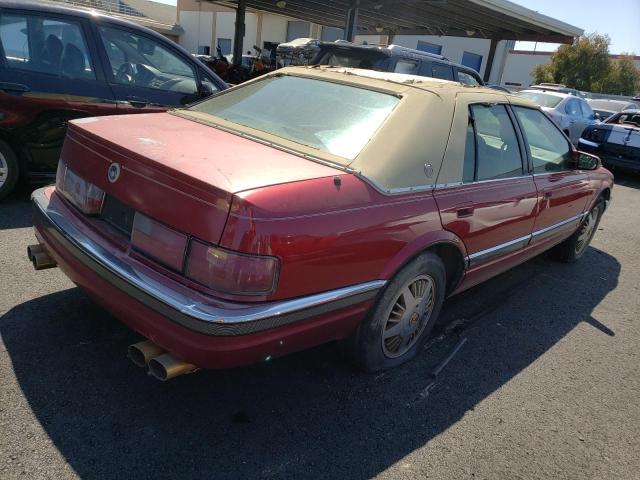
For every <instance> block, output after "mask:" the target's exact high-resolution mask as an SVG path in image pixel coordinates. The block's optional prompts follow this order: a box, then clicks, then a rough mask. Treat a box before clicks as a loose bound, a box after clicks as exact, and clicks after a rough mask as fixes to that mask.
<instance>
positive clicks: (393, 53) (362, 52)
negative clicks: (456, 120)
mask: <svg viewBox="0 0 640 480" xmlns="http://www.w3.org/2000/svg"><path fill="white" fill-rule="evenodd" d="M318 48H319V51H318V53H317V54H316V56H315V57H314V58H313V60H311V65H330V66H334V67H350V68H364V69H369V70H378V71H381V72H396V73H406V74H410V75H420V76H424V77H434V78H442V79H443V80H454V81H456V82H460V83H464V84H466V85H484V82H483V81H482V78H480V75H479V74H478V72H476V71H475V70H474V69H472V68H469V67H465V66H464V65H460V64H459V63H454V62H451V61H449V60H448V59H447V58H445V57H443V56H442V55H435V54H433V53H428V52H423V51H421V50H414V49H413V48H407V47H401V46H400V45H389V46H388V47H379V46H377V45H356V44H354V43H351V42H346V41H344V40H338V41H336V42H321V43H320V44H319V45H318Z"/></svg>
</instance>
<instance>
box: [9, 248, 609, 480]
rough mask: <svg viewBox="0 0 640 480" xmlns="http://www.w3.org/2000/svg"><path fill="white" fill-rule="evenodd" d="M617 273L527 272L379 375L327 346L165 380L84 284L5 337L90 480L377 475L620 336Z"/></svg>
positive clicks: (53, 297)
mask: <svg viewBox="0 0 640 480" xmlns="http://www.w3.org/2000/svg"><path fill="white" fill-rule="evenodd" d="M619 273H620V264H619V262H618V261H617V260H616V259H615V258H614V257H612V256H610V255H608V254H606V253H604V252H602V251H600V250H597V249H595V248H590V249H589V250H588V251H587V252H586V254H585V256H584V258H583V259H582V260H581V261H580V262H578V263H577V264H573V265H563V264H559V263H555V262H553V261H551V260H549V259H548V258H546V257H539V258H537V259H534V260H532V261H529V262H528V263H526V264H524V265H522V266H520V267H518V268H515V269H513V270H511V271H509V272H507V273H505V274H503V275H501V276H499V277H497V278H495V279H493V280H491V281H488V282H486V283H484V284H483V285H481V286H478V287H475V288H473V289H471V290H469V291H467V292H464V293H462V294H460V295H458V296H457V297H454V298H452V299H450V300H449V301H447V303H446V305H445V308H444V310H443V318H444V320H445V322H444V325H445V326H443V327H441V328H440V329H439V331H437V332H436V334H435V336H434V339H433V340H432V341H431V342H429V347H428V348H427V349H425V352H423V353H422V354H421V355H419V356H418V357H417V358H416V359H415V360H414V361H412V362H410V363H408V364H406V365H404V366H402V367H399V368H397V369H394V370H391V371H388V372H385V373H381V374H363V373H360V372H358V371H356V370H355V369H354V368H353V367H352V366H351V364H350V363H349V362H348V361H346V360H345V359H344V358H343V357H342V356H341V355H340V354H338V349H337V348H336V347H335V346H334V345H325V346H322V347H319V348H316V349H313V350H310V351H306V352H302V353H299V354H295V355H291V356H289V357H285V358H282V359H278V360H275V361H271V362H268V363H263V364H260V365H256V366H252V367H247V368H240V369H235V370H227V371H200V372H198V373H195V374H192V375H187V376H184V377H180V378H177V379H175V380H172V381H170V382H167V383H161V382H158V381H156V380H153V379H152V378H150V377H148V376H146V375H145V373H144V370H141V369H139V368H137V367H135V366H134V365H133V364H131V362H129V361H128V360H127V359H126V358H125V351H126V346H127V345H128V344H129V343H130V342H134V341H136V340H137V339H138V337H137V336H136V335H135V334H133V333H132V332H130V331H129V330H128V329H127V328H125V327H124V326H123V325H121V324H120V323H119V322H118V321H117V320H116V319H114V318H113V317H111V316H110V315H109V314H107V313H106V312H104V311H103V310H101V309H100V308H98V307H97V306H95V305H94V304H93V303H91V301H90V300H89V299H88V298H87V297H86V296H85V295H84V294H83V293H82V292H81V291H80V290H79V289H69V290H65V291H61V292H57V293H54V294H50V295H46V296H43V297H40V298H36V299H33V300H31V301H29V302H26V303H23V304H21V305H18V306H16V307H14V308H13V309H12V310H10V311H9V312H7V313H6V314H5V315H4V316H3V317H2V318H0V333H1V335H2V338H3V341H4V344H5V346H6V349H7V351H8V353H9V355H10V357H11V360H12V362H13V368H14V371H15V375H16V377H17V381H18V383H19V385H20V387H21V388H22V391H23V392H24V395H25V397H26V399H27V400H28V402H29V405H30V408H31V410H32V411H33V413H34V414H35V416H36V418H37V419H38V421H39V422H40V423H41V425H42V426H43V428H44V429H45V431H46V432H47V434H48V435H49V437H50V438H51V441H52V442H53V444H54V445H55V446H56V447H57V449H58V450H59V452H60V453H61V454H62V455H63V457H64V459H65V460H66V461H67V462H68V463H69V465H70V466H71V467H72V468H73V469H74V470H75V471H76V472H77V474H78V475H79V476H80V477H82V478H132V477H134V476H142V477H145V478H201V477H205V476H206V477H210V478H217V479H227V478H229V479H231V478H233V479H235V478H271V477H276V478H351V479H354V478H369V477H371V476H373V475H375V474H377V473H380V472H382V471H384V470H385V469H387V468H388V467H390V466H391V465H393V464H395V463H396V462H398V461H399V460H401V459H402V458H403V457H405V456H406V455H408V454H410V453H411V452H412V451H414V450H416V449H418V448H420V447H422V446H424V445H425V444H427V443H428V442H429V441H430V440H431V439H433V438H434V437H435V436H436V435H438V434H440V433H441V432H443V431H445V430H447V429H448V428H449V427H450V426H451V425H453V424H454V423H455V422H457V421H458V420H460V419H461V418H462V417H463V416H464V415H465V414H466V413H467V412H469V411H470V410H473V409H474V407H475V406H476V405H477V404H478V403H479V402H481V401H482V400H483V399H485V398H486V397H487V396H488V395H490V394H491V393H492V392H494V391H496V390H497V389H499V388H500V387H501V386H502V385H504V384H505V383H507V382H509V380H510V379H512V378H513V377H514V376H515V375H517V374H518V373H519V372H520V371H522V370H523V369H525V368H527V367H528V366H529V365H531V363H532V362H534V361H535V360H536V359H537V358H539V357H540V356H541V355H543V354H544V353H545V352H546V351H547V350H548V349H549V348H551V347H552V346H553V345H555V344H556V343H557V342H558V341H559V340H560V339H562V338H563V337H564V336H565V335H567V333H569V332H570V331H571V330H572V329H574V328H575V327H576V326H577V325H578V324H580V323H581V322H586V323H588V324H590V325H592V326H594V327H595V328H597V329H598V330H599V334H600V333H601V334H602V335H607V336H612V335H615V332H613V331H612V330H610V329H609V328H608V327H607V326H605V325H602V324H600V323H599V322H598V321H597V320H595V319H594V318H593V317H592V311H593V310H594V308H595V307H596V306H597V305H598V304H599V303H600V302H601V301H602V299H603V298H604V297H605V296H606V295H607V294H608V293H609V292H610V291H611V290H613V289H614V288H615V287H616V285H617V283H618V276H619ZM460 339H465V343H464V345H462V347H461V348H460V349H459V351H458V352H457V354H456V355H455V356H453V358H452V360H451V361H450V362H449V363H448V364H447V365H446V367H445V368H444V369H443V370H442V371H441V373H439V375H438V376H436V377H434V376H433V375H432V373H433V372H434V370H436V369H437V368H438V365H439V364H440V363H441V361H442V360H443V359H444V358H446V357H447V356H448V355H449V354H450V353H451V352H452V349H453V348H454V347H455V346H456V345H459V344H460Z"/></svg>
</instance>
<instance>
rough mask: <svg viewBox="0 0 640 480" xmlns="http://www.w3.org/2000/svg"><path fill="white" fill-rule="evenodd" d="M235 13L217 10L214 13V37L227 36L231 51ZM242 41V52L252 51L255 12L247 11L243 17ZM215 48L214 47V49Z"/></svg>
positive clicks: (255, 28) (256, 18)
mask: <svg viewBox="0 0 640 480" xmlns="http://www.w3.org/2000/svg"><path fill="white" fill-rule="evenodd" d="M235 24H236V13H235V11H234V12H217V13H216V39H218V38H227V39H230V40H231V51H233V34H234V31H235ZM244 25H245V30H244V32H245V33H244V41H243V42H242V52H243V53H247V51H251V53H253V46H254V45H255V44H256V41H257V33H258V32H257V28H258V16H257V15H256V14H255V13H251V12H247V13H246V15H245V19H244ZM214 50H215V49H214Z"/></svg>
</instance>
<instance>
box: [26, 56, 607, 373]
mask: <svg viewBox="0 0 640 480" xmlns="http://www.w3.org/2000/svg"><path fill="white" fill-rule="evenodd" d="M612 186H613V177H612V175H611V173H610V172H608V171H607V170H606V169H604V168H603V167H602V166H601V163H600V161H599V160H598V158H597V157H594V156H591V155H589V154H585V153H581V152H578V151H576V150H574V148H573V147H572V145H571V142H570V141H569V140H568V138H567V137H566V136H565V135H564V134H563V133H562V132H561V131H560V130H559V129H558V128H557V127H556V126H555V124H554V123H553V122H552V121H551V120H549V118H548V117H547V116H545V114H543V113H542V112H541V111H540V110H539V109H538V108H536V107H535V106H534V105H533V104H531V103H529V102H528V101H527V100H525V99H522V98H517V97H514V96H510V95H508V94H504V93H502V92H498V91H496V90H489V89H485V88H482V87H469V86H465V85H462V84H459V83H455V82H449V81H444V80H437V79H433V78H425V77H415V76H410V75H402V74H393V73H386V72H384V73H382V72H373V71H365V70H353V69H345V68H331V67H314V68H303V67H297V68H287V69H282V70H278V71H277V72H274V73H272V74H269V75H266V76H264V77H260V78H258V79H256V80H254V81H251V82H248V83H246V84H243V85H241V86H238V87H236V88H232V89H230V90H227V91H224V92H221V93H219V94H217V95H216V96H214V97H212V98H210V99H207V100H205V101H202V102H200V103H198V104H195V105H193V106H191V107H189V108H186V109H179V110H174V111H171V112H168V113H158V114H146V115H145V114H142V115H131V116H126V115H125V116H118V117H100V118H88V119H82V120H76V121H73V122H71V124H70V127H69V131H68V134H67V137H66V140H65V143H64V147H63V150H62V154H61V157H60V162H59V166H58V174H57V180H56V185H55V187H53V186H51V187H46V188H43V189H40V190H36V191H35V192H34V193H33V196H32V200H33V204H34V227H35V233H36V237H37V239H38V244H35V245H31V246H30V247H29V248H28V254H29V257H30V259H31V260H32V262H33V264H34V266H35V267H36V268H47V267H52V266H56V265H57V266H59V267H60V268H61V269H62V270H63V271H64V272H65V274H67V275H68V276H69V277H70V278H71V279H72V280H73V281H74V282H75V283H76V284H77V285H79V286H80V287H81V288H83V289H84V290H85V291H86V292H87V293H88V294H89V295H90V296H91V297H92V298H93V299H94V300H95V301H96V302H97V303H99V304H100V305H102V306H103V307H104V308H106V309H107V310H109V311H110V312H112V313H113V314H114V315H115V316H116V317H118V318H119V319H121V320H122V321H123V322H125V323H126V324H127V325H129V326H130V327H131V328H132V329H134V330H136V331H137V332H139V333H140V334H141V335H143V336H144V337H146V339H147V340H146V341H143V342H140V343H139V344H136V345H132V346H131V347H130V349H129V353H130V356H131V358H132V360H133V361H134V362H136V363H137V364H139V365H141V366H147V367H148V368H149V370H150V372H151V373H152V374H153V375H155V376H156V377H158V378H160V379H163V380H166V379H168V378H171V377H174V376H176V375H179V374H182V373H187V372H190V371H193V370H195V369H196V368H198V367H205V368H225V367H234V366H238V365H243V364H249V363H254V362H260V361H264V360H265V359H270V358H274V357H278V356H281V355H284V354H287V353H290V352H294V351H298V350H301V349H305V348H308V347H312V346H314V345H318V344H321V343H324V342H329V341H332V340H338V339H345V338H350V339H351V341H350V342H349V343H350V344H351V345H353V356H354V358H355V360H356V361H357V362H358V363H359V364H360V365H361V366H362V367H363V368H364V369H366V370H368V371H376V370H381V369H384V368H388V367H393V366H396V365H399V364H401V363H403V362H405V361H407V360H409V359H411V358H412V357H413V356H415V355H416V354H417V352H418V351H420V346H421V345H422V344H423V343H424V341H425V340H426V339H427V337H428V335H429V332H430V331H431V329H432V328H433V326H434V324H435V323H436V320H437V317H438V314H439V312H440V309H441V307H442V303H443V301H444V299H445V298H447V297H448V296H450V295H454V294H456V293H457V292H460V291H462V290H464V289H467V288H469V287H471V286H473V285H476V284H478V283H480V282H482V281H484V280H486V279H488V278H490V277H493V276H495V275H497V274H499V273H500V272H503V271H505V270H507V269H509V268H511V267H513V266H515V265H518V264H520V263H522V262H524V261H526V260H527V259H530V258H532V257H534V256H536V255H538V254H540V253H541V252H543V251H545V250H548V249H551V248H552V247H553V249H554V254H555V256H556V257H557V258H558V259H560V260H563V261H565V262H572V261H575V260H577V259H579V258H580V257H581V256H582V255H583V254H584V252H585V250H586V248H587V246H588V244H589V242H590V240H591V237H592V236H593V234H594V232H595V230H596V227H597V225H598V222H599V220H600V217H601V215H602V213H603V212H604V211H605V209H606V207H607V204H608V203H609V201H610V199H611V189H612Z"/></svg>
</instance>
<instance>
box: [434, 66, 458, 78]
mask: <svg viewBox="0 0 640 480" xmlns="http://www.w3.org/2000/svg"><path fill="white" fill-rule="evenodd" d="M431 73H432V76H433V77H435V78H442V79H443V80H453V68H452V67H451V65H447V64H445V63H439V62H433V63H432V64H431Z"/></svg>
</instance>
